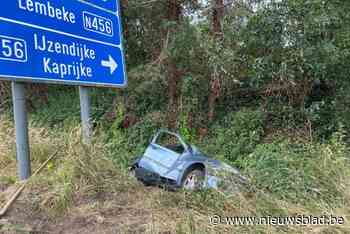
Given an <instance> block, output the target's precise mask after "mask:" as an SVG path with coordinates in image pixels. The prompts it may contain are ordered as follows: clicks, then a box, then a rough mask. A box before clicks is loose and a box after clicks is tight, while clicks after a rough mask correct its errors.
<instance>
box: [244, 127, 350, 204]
mask: <svg viewBox="0 0 350 234" xmlns="http://www.w3.org/2000/svg"><path fill="white" fill-rule="evenodd" d="M347 154H348V151H347V148H346V146H345V144H344V142H343V141H342V137H341V136H339V134H337V135H334V137H333V138H332V140H331V141H330V142H329V143H325V144H292V143H290V142H288V141H286V140H282V141H279V142H278V141H275V142H274V143H269V144H261V145H258V146H257V148H256V149H255V151H254V152H253V153H251V154H250V155H249V156H247V157H245V158H243V159H242V165H243V166H244V168H245V170H246V173H248V174H249V175H250V177H251V179H252V181H253V183H254V184H255V185H256V186H257V188H259V189H264V190H267V191H269V192H272V193H273V194H274V195H276V196H277V197H279V198H281V199H288V200H291V201H293V202H303V203H305V202H310V201H311V202H312V201H313V202H315V203H316V202H319V201H320V200H321V201H323V202H326V203H327V204H328V205H330V206H336V205H339V204H342V203H343V202H344V199H346V198H345V197H344V194H346V192H345V190H346V187H345V186H343V185H344V183H345V184H347V183H348V181H346V179H345V178H347V177H348V176H349V175H350V170H349V158H348V157H347Z"/></svg>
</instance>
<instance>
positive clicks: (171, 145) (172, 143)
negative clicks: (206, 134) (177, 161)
mask: <svg viewBox="0 0 350 234" xmlns="http://www.w3.org/2000/svg"><path fill="white" fill-rule="evenodd" d="M156 144H157V145H160V146H162V147H165V148H167V149H169V150H171V151H174V152H176V153H178V154H182V153H183V152H184V151H185V149H184V147H183V145H182V144H181V142H180V140H179V139H178V138H177V137H176V136H174V135H171V134H168V133H165V132H162V133H160V135H159V136H158V138H157V140H156Z"/></svg>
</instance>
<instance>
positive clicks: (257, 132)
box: [208, 109, 264, 166]
mask: <svg viewBox="0 0 350 234" xmlns="http://www.w3.org/2000/svg"><path fill="white" fill-rule="evenodd" d="M263 126H264V115H263V113H262V112H260V111H254V110H249V109H243V110H241V111H239V112H236V113H234V112H232V113H229V114H228V115H227V116H226V117H225V118H224V120H223V121H222V123H220V125H217V126H213V129H215V134H214V135H213V136H212V137H211V138H209V139H208V140H209V141H210V143H208V144H212V145H213V146H212V147H209V149H208V151H211V153H212V154H213V155H215V156H216V157H218V158H221V159H223V160H227V161H228V162H230V163H235V164H237V165H238V166H239V164H240V163H239V162H238V161H237V160H238V159H240V158H242V157H244V156H245V155H247V154H249V153H251V152H252V151H254V149H255V147H256V145H257V144H258V143H260V141H261V140H262V136H263V133H264V129H263Z"/></svg>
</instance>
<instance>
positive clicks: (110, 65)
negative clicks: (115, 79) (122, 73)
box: [101, 55, 118, 75]
mask: <svg viewBox="0 0 350 234" xmlns="http://www.w3.org/2000/svg"><path fill="white" fill-rule="evenodd" d="M101 65H102V66H103V67H108V68H109V69H110V70H111V75H112V74H113V73H114V72H115V70H117V68H118V64H117V63H116V61H115V60H114V59H113V57H112V56H111V55H109V56H108V60H107V61H106V60H102V61H101Z"/></svg>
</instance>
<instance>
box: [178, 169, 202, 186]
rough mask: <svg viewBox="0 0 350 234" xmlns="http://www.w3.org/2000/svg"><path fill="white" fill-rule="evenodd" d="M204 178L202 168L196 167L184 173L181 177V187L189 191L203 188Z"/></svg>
mask: <svg viewBox="0 0 350 234" xmlns="http://www.w3.org/2000/svg"><path fill="white" fill-rule="evenodd" d="M204 180H205V173H204V170H202V169H198V168H196V169H193V170H191V171H189V172H188V173H186V175H185V176H184V177H183V179H182V184H181V187H182V188H183V189H185V190H189V191H195V190H199V189H202V188H203V186H204Z"/></svg>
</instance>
